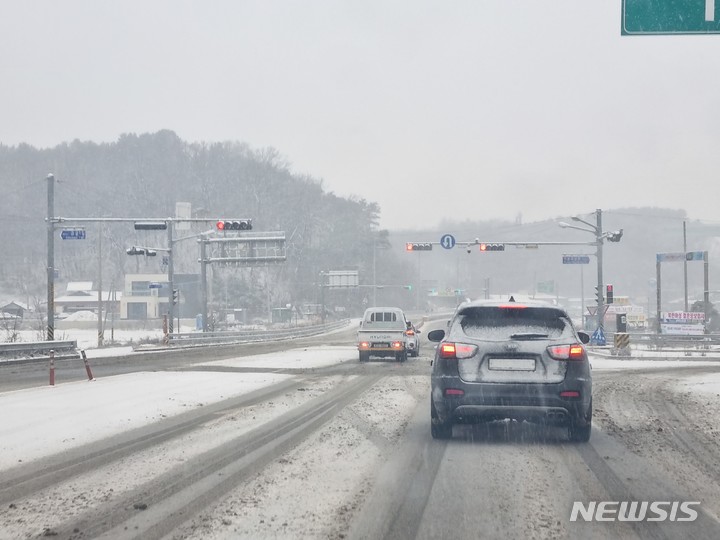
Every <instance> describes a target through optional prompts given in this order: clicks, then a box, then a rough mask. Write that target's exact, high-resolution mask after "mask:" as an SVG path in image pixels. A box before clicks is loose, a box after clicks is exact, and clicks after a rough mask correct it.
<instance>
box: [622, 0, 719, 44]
mask: <svg viewBox="0 0 720 540" xmlns="http://www.w3.org/2000/svg"><path fill="white" fill-rule="evenodd" d="M716 1H717V7H716V5H715V4H716ZM622 4H623V5H622V28H621V33H622V35H624V36H632V35H653V34H720V0H623V3H622Z"/></svg>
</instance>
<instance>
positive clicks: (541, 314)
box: [428, 298, 592, 442]
mask: <svg viewBox="0 0 720 540" xmlns="http://www.w3.org/2000/svg"><path fill="white" fill-rule="evenodd" d="M448 326H449V327H448V330H447V332H446V331H445V330H434V331H432V332H429V333H428V339H429V340H430V341H435V342H439V344H438V347H437V351H436V353H435V359H434V360H433V369H432V379H431V386H432V395H431V400H430V417H431V430H432V436H433V437H434V438H436V439H446V438H450V437H452V427H453V424H454V423H472V422H480V421H489V420H499V419H507V418H510V419H515V420H527V421H531V422H541V423H547V424H551V425H566V426H568V434H569V437H570V440H572V441H581V442H584V441H588V440H589V439H590V431H591V424H592V378H591V374H590V364H589V362H588V357H587V353H586V352H585V347H584V346H583V344H584V343H587V342H588V341H589V337H588V335H587V334H586V333H584V332H578V331H576V330H575V328H574V327H573V325H572V322H571V321H570V318H569V317H568V315H567V313H566V312H565V311H564V310H563V309H561V308H558V307H555V306H552V305H549V304H544V303H539V302H522V303H520V302H515V301H513V299H512V298H511V299H510V301H509V302H491V301H476V302H468V303H465V304H461V305H460V306H459V307H458V309H457V311H456V312H455V315H454V316H453V318H452V320H451V321H450V322H449V323H448Z"/></svg>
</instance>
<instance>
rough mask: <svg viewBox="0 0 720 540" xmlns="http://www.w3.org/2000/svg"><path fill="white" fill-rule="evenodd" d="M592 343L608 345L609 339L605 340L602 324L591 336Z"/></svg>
mask: <svg viewBox="0 0 720 540" xmlns="http://www.w3.org/2000/svg"><path fill="white" fill-rule="evenodd" d="M590 344H591V345H606V344H607V341H606V340H605V332H603V329H602V327H601V326H598V328H597V330H595V331H594V332H593V334H592V336H590Z"/></svg>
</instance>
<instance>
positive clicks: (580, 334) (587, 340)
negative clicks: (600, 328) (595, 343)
mask: <svg viewBox="0 0 720 540" xmlns="http://www.w3.org/2000/svg"><path fill="white" fill-rule="evenodd" d="M578 337H579V338H580V342H581V343H583V344H587V343H590V336H589V335H587V333H585V332H578Z"/></svg>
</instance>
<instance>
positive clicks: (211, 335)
mask: <svg viewBox="0 0 720 540" xmlns="http://www.w3.org/2000/svg"><path fill="white" fill-rule="evenodd" d="M348 324H350V319H343V320H341V321H337V322H334V323H329V324H318V325H314V326H298V327H293V328H282V329H279V330H239V331H235V332H233V331H224V332H204V333H203V332H184V333H176V334H172V335H171V336H170V345H171V346H199V345H216V344H217V345H220V344H225V343H246V342H251V341H277V340H284V339H293V338H301V337H308V336H316V335H318V334H324V333H325V332H328V331H330V330H336V329H338V328H343V327H345V326H347V325H348Z"/></svg>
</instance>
